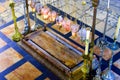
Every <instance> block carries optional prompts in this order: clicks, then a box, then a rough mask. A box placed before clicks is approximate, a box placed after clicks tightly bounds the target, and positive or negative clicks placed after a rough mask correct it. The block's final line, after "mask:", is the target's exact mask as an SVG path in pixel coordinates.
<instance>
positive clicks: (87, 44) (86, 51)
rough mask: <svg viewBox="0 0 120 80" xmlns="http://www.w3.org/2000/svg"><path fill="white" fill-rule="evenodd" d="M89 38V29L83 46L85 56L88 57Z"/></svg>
mask: <svg viewBox="0 0 120 80" xmlns="http://www.w3.org/2000/svg"><path fill="white" fill-rule="evenodd" d="M89 38H90V29H87V34H86V44H85V55H88V49H89V41H90V40H89Z"/></svg>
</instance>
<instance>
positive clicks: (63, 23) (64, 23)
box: [62, 20, 71, 31]
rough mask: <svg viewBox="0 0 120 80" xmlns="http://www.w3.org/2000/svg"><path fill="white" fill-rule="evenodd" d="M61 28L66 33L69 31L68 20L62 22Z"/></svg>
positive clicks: (69, 23) (69, 24) (69, 22)
mask: <svg viewBox="0 0 120 80" xmlns="http://www.w3.org/2000/svg"><path fill="white" fill-rule="evenodd" d="M62 26H63V28H65V30H66V31H69V30H70V29H71V27H70V26H71V21H70V20H64V21H63V22H62Z"/></svg>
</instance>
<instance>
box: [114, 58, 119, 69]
mask: <svg viewBox="0 0 120 80" xmlns="http://www.w3.org/2000/svg"><path fill="white" fill-rule="evenodd" d="M114 65H115V66H116V67H117V68H118V69H120V59H118V60H117V61H115V62H114Z"/></svg>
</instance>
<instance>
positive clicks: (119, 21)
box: [114, 17, 120, 39]
mask: <svg viewBox="0 0 120 80" xmlns="http://www.w3.org/2000/svg"><path fill="white" fill-rule="evenodd" d="M119 29H120V17H119V18H118V23H117V27H116V30H115V35H114V38H115V39H117V37H118V34H119Z"/></svg>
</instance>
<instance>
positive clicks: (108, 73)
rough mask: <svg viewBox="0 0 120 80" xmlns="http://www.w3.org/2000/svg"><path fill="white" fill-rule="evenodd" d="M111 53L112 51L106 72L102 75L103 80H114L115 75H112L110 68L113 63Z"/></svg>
mask: <svg viewBox="0 0 120 80" xmlns="http://www.w3.org/2000/svg"><path fill="white" fill-rule="evenodd" d="M113 55H114V54H113V51H112V56H111V59H110V61H109V67H108V70H107V71H105V73H104V74H102V79H103V80H115V75H114V74H113V72H112V71H111V67H112V62H113Z"/></svg>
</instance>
